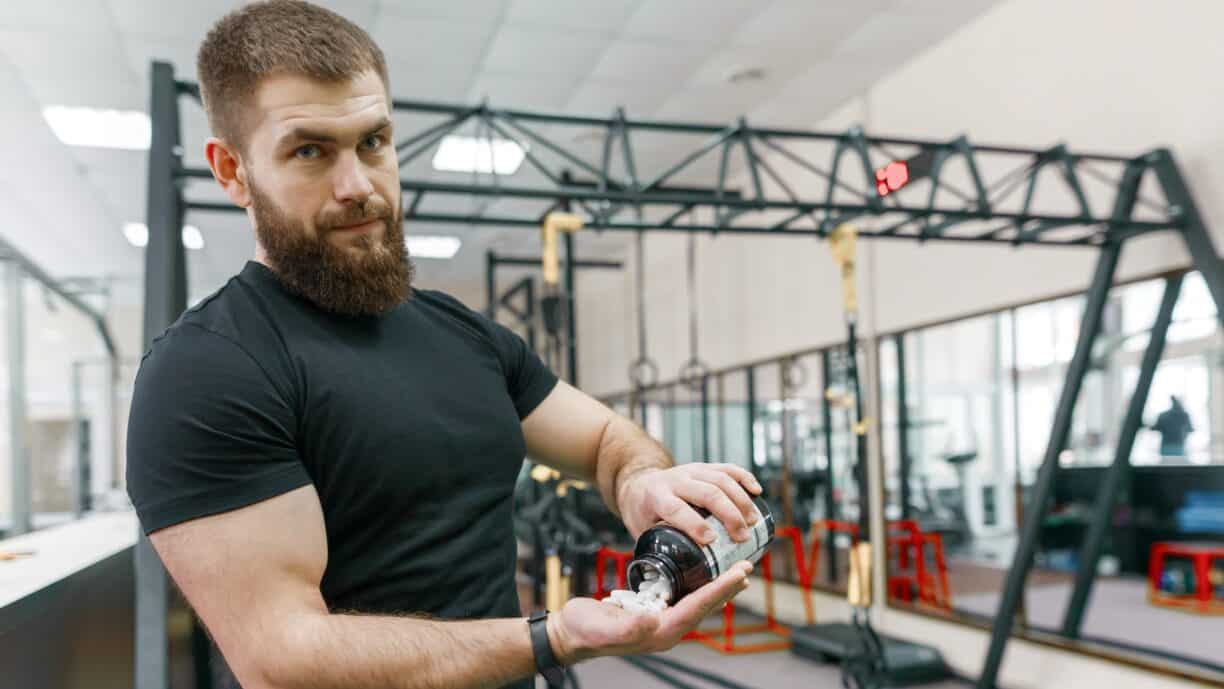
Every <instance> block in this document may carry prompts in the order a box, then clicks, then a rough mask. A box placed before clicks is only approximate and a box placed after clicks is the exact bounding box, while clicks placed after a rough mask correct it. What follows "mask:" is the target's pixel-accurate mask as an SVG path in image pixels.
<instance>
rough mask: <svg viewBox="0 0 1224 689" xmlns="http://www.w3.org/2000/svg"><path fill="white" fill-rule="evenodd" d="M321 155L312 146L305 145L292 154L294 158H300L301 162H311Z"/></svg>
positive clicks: (315, 147) (314, 146)
mask: <svg viewBox="0 0 1224 689" xmlns="http://www.w3.org/2000/svg"><path fill="white" fill-rule="evenodd" d="M322 154H323V152H322V151H321V150H319V147H318V146H316V145H314V144H306V145H305V146H301V147H299V148H298V149H297V150H295V151H294V152H293V155H294V156H295V157H297V158H301V159H302V160H313V159H315V158H318V157H319V156H320V155H322Z"/></svg>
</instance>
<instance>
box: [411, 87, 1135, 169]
mask: <svg viewBox="0 0 1224 689" xmlns="http://www.w3.org/2000/svg"><path fill="white" fill-rule="evenodd" d="M391 107H392V108H393V109H395V110H399V111H404V112H419V113H434V114H451V115H455V114H458V113H461V112H464V111H465V110H469V109H471V107H472V106H470V105H459V104H454V103H437V102H429V101H415V100H408V99H398V98H397V99H394V100H392V103H391ZM487 112H488V113H489V115H491V116H494V117H499V118H503V119H507V118H508V119H513V120H521V121H524V122H544V123H549V124H561V125H573V126H579V127H604V128H612V127H614V126H617V125H618V124H619V125H623V126H624V127H625V128H626V129H630V130H633V129H637V130H642V131H656V132H675V133H686V134H719V133H721V132H724V131H726V129H727V126H726V125H725V124H705V123H693V122H671V121H666V120H633V119H623V120H621V119H618V118H615V117H590V116H580V115H562V114H556V113H542V112H536V111H529V110H514V109H494V108H489V109H487ZM750 131H751V132H752V134H754V135H756V136H758V137H761V136H770V137H776V138H781V139H801V140H819V141H833V142H836V141H842V140H845V139H847V138H848V137H847V135H846V134H845V133H844V132H821V131H813V130H807V129H780V128H767V127H753V128H752V129H751V130H750ZM871 142H872V143H873V144H882V145H885V146H926V147H932V146H945V145H947V142H946V141H935V140H932V139H907V138H902V137H872V138H871ZM973 148H974V150H977V151H981V152H984V153H1000V154H1009V155H1037V154H1039V153H1041V152H1042V151H1043V149H1039V148H1025V147H1019V146H998V145H984V144H975V145H974V147H973ZM1075 155H1076V157H1077V158H1081V159H1083V160H1096V161H1099V162H1114V163H1117V162H1125V161H1126V160H1128V159H1129V158H1127V157H1124V156H1118V155H1113V154H1106V153H1076V154H1075Z"/></svg>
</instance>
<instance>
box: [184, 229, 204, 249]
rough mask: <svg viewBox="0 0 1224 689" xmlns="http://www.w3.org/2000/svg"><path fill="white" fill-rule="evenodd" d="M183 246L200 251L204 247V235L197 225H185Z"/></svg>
mask: <svg viewBox="0 0 1224 689" xmlns="http://www.w3.org/2000/svg"><path fill="white" fill-rule="evenodd" d="M183 246H185V247H187V248H188V249H192V250H195V251H198V250H200V249H203V248H204V235H202V234H200V228H198V227H196V226H195V225H183Z"/></svg>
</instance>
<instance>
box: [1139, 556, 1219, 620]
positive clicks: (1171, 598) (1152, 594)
mask: <svg viewBox="0 0 1224 689" xmlns="http://www.w3.org/2000/svg"><path fill="white" fill-rule="evenodd" d="M1170 556H1172V557H1184V558H1189V559H1190V561H1191V562H1193V563H1194V579H1195V592H1194V595H1193V596H1178V595H1174V594H1170V593H1166V592H1164V591H1161V590H1160V576H1161V574H1163V573H1164V565H1165V559H1166V558H1168V557H1170ZM1217 560H1219V561H1224V545H1222V544H1216V543H1176V542H1170V541H1162V542H1159V543H1154V544H1153V545H1152V551H1151V554H1150V555H1149V556H1148V601H1149V602H1150V603H1151V604H1152V605H1161V606H1165V607H1169V608H1179V609H1182V610H1185V611H1187V612H1197V613H1199V614H1203V615H1224V600H1220V599H1218V598H1214V597H1213V596H1212V589H1214V588H1215V583H1214V582H1213V581H1212V576H1211V565H1212V563H1213V562H1215V561H1217Z"/></svg>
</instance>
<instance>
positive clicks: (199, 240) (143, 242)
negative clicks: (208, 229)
mask: <svg viewBox="0 0 1224 689" xmlns="http://www.w3.org/2000/svg"><path fill="white" fill-rule="evenodd" d="M123 236H124V237H127V240H128V243H129V244H131V245H132V246H134V247H137V248H142V249H143V248H144V247H146V246H148V245H149V228H148V226H147V225H145V224H144V223H142V222H128V223H123ZM182 238H183V246H185V247H187V248H188V249H191V250H193V251H197V250H199V249H203V248H204V235H203V234H201V233H200V228H198V227H196V226H195V225H183V233H182Z"/></svg>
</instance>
